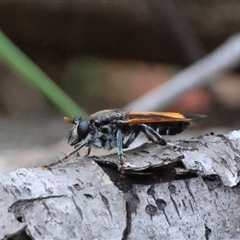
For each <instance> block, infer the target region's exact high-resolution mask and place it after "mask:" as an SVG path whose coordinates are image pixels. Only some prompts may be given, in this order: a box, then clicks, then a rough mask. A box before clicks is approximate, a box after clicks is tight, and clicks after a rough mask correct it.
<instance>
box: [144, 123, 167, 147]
mask: <svg viewBox="0 0 240 240" xmlns="http://www.w3.org/2000/svg"><path fill="white" fill-rule="evenodd" d="M140 126H141V127H142V132H144V133H145V135H146V136H147V138H148V139H149V140H150V141H152V142H154V143H158V144H160V145H162V146H165V145H167V142H166V140H164V139H163V138H162V136H161V135H160V134H159V133H158V132H156V131H155V130H154V129H153V128H151V127H149V126H148V125H146V124H141V125H140Z"/></svg>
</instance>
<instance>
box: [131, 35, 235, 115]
mask: <svg viewBox="0 0 240 240" xmlns="http://www.w3.org/2000/svg"><path fill="white" fill-rule="evenodd" d="M239 62H240V34H237V35H234V36H233V37H231V38H230V39H229V40H228V41H227V42H226V43H225V44H223V45H222V46H220V47H218V48H217V49H216V50H215V51H214V52H213V53H211V54H209V55H208V56H206V57H205V58H203V59H202V60H200V61H198V62H197V63H195V64H193V65H192V66H190V67H188V68H187V69H186V70H184V71H182V72H181V73H179V74H178V75H177V76H175V77H174V78H172V79H171V80H170V81H168V82H167V83H166V84H164V85H161V86H159V87H158V88H156V89H155V90H153V91H151V92H150V93H147V94H146V95H144V96H142V97H140V98H139V99H137V100H135V101H134V102H132V103H130V104H129V105H127V106H126V109H131V110H141V111H147V110H148V111H149V110H158V109H164V108H167V107H169V106H171V105H172V104H173V103H174V102H176V101H177V99H178V98H179V96H181V95H182V94H183V93H184V92H186V91H188V90H190V89H193V88H196V87H200V86H204V85H206V84H209V83H211V82H212V81H213V80H215V79H216V75H217V74H220V73H221V72H224V71H226V70H230V69H233V68H234V67H236V66H238V65H239Z"/></svg>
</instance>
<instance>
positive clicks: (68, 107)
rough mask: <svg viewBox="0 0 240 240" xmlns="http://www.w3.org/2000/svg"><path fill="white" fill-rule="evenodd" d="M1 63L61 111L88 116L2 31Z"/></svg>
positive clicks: (73, 115)
mask: <svg viewBox="0 0 240 240" xmlns="http://www.w3.org/2000/svg"><path fill="white" fill-rule="evenodd" d="M0 61H1V62H2V63H3V64H4V65H6V66H7V67H8V68H9V69H11V70H12V71H13V72H15V73H16V74H17V75H19V76H20V77H21V78H22V79H23V80H24V81H27V82H28V83H29V84H31V85H33V86H34V87H35V88H37V89H38V90H39V91H41V92H42V94H43V95H44V96H45V97H46V98H48V99H49V100H50V101H51V102H52V103H53V104H54V105H55V106H56V107H57V108H58V109H59V110H61V111H62V112H63V113H65V114H66V115H67V116H69V117H75V116H79V115H81V116H83V117H84V116H86V113H85V112H84V111H83V110H82V109H81V108H80V107H79V106H78V105H77V104H76V103H75V102H74V101H73V100H72V99H71V98H70V97H69V96H68V95H67V94H66V93H65V92H64V91H63V90H62V89H61V88H60V87H59V86H58V85H56V84H55V83H54V82H53V81H52V80H51V79H50V78H49V77H48V76H47V75H46V74H45V73H44V72H43V71H42V70H41V69H40V68H39V67H38V66H37V65H36V64H35V63H34V62H33V61H32V60H31V59H29V58H28V57H27V56H26V55H25V54H24V53H23V52H22V51H21V50H20V49H19V48H18V47H16V46H15V45H14V44H13V43H12V42H11V41H10V40H9V39H8V38H7V36H6V35H5V34H4V33H3V32H2V31H0Z"/></svg>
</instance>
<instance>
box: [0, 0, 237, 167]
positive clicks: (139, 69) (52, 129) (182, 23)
mask: <svg viewBox="0 0 240 240" xmlns="http://www.w3.org/2000/svg"><path fill="white" fill-rule="evenodd" d="M239 18H240V1H234V2H233V1H231V2H227V1H213V0H212V1H201V2H200V1H184V2H183V1H174V0H169V1H153V2H152V1H139V2H138V1H129V2H128V1H123V2H122V1H112V2H109V1H66V2H65V1H60V2H55V1H54V2H52V1H46V2H45V1H40V2H35V3H34V2H32V3H30V2H25V1H22V2H21V1H19V2H7V1H6V2H0V30H1V32H2V33H3V34H4V35H5V36H6V37H7V38H8V39H9V40H10V41H11V42H12V43H13V44H14V45H15V46H16V47H17V49H19V50H20V51H22V52H23V53H24V54H25V55H26V56H27V58H29V59H30V60H32V61H33V63H34V64H36V66H38V67H39V68H40V69H41V70H42V71H43V72H44V73H45V74H46V75H47V76H49V77H50V78H51V80H52V81H53V82H55V83H56V84H57V86H59V87H60V88H61V89H63V90H64V91H65V92H66V93H67V95H68V96H69V97H70V98H72V99H73V101H75V103H76V104H77V105H78V106H79V107H81V109H84V111H85V112H86V113H87V114H91V113H93V112H96V111H99V110H102V109H110V108H122V107H124V106H126V105H127V106H129V105H131V102H133V101H135V100H136V99H138V98H139V97H141V96H142V95H144V94H145V93H149V92H151V91H152V90H154V89H155V88H157V87H159V86H161V85H164V84H166V83H167V82H168V81H171V79H172V78H173V77H174V76H177V75H178V74H179V73H181V71H183V70H184V69H186V68H187V67H189V66H191V65H192V64H194V63H196V62H198V61H199V60H200V59H202V58H204V57H205V56H206V55H207V54H210V53H211V52H212V51H214V50H215V49H216V48H218V47H219V46H220V45H222V44H224V43H225V42H226V41H227V40H228V39H229V38H230V37H231V36H233V35H235V34H238V33H239V30H240V26H239V22H240V19H239ZM2 40H3V38H2V37H0V48H2V49H1V51H0V126H1V130H0V171H8V170H11V169H15V168H18V167H23V166H24V167H27V166H40V165H43V164H45V163H50V162H51V161H52V160H53V159H52V158H54V157H56V156H60V157H61V156H62V155H63V154H62V152H65V153H66V152H69V151H70V150H71V149H72V148H71V147H70V146H68V144H67V141H66V135H67V133H68V130H69V128H70V126H69V125H68V124H66V123H65V122H64V121H63V120H62V118H63V116H65V115H67V114H70V115H81V114H83V115H84V113H82V111H81V109H80V110H79V113H76V112H77V110H76V108H75V110H72V111H70V108H71V107H70V106H69V111H66V110H64V109H61V107H59V106H57V105H56V102H53V101H52V100H51V98H49V96H46V93H44V90H41V89H39V87H38V86H37V85H36V84H32V83H31V82H30V81H29V79H27V78H28V77H26V75H27V74H28V71H32V70H34V69H33V68H32V65H29V66H28V65H27V64H25V65H24V66H21V63H22V61H21V59H19V60H18V59H17V57H15V53H14V52H11V50H12V49H11V48H10V50H8V47H7V45H6V46H5V45H4V44H5V42H3V41H2ZM239 44H240V43H239ZM4 51H5V52H4ZM6 59H8V60H6ZM9 59H10V60H9ZM11 60H15V63H14V64H15V65H14V64H13V63H11ZM18 64H19V66H18ZM239 69H240V62H239V65H238V66H237V65H236V66H234V68H233V69H232V70H231V71H227V72H224V73H222V72H221V74H219V75H218V76H217V78H216V79H215V80H214V81H209V83H208V84H204V85H203V86H201V88H199V87H193V88H192V89H191V90H189V91H186V92H184V93H183V94H182V95H181V96H180V97H178V98H177V99H174V101H173V103H171V106H168V105H167V104H166V108H165V107H164V106H163V105H161V107H159V109H158V110H159V111H177V112H181V113H200V114H206V115H208V118H207V119H205V120H203V121H201V122H198V123H197V125H196V126H194V128H193V129H194V131H195V132H194V133H191V132H189V134H190V136H192V134H195V135H202V134H205V133H209V132H216V133H227V132H229V131H230V130H234V129H239V127H240V118H239V117H240V75H239ZM22 71H25V72H26V74H22ZM36 77H37V72H36ZM38 79H39V80H37V81H39V82H41V78H38ZM180 84H181V83H180ZM177 87H179V85H176V88H177ZM172 92H174V88H173V89H172V91H169V96H170V97H172V98H174V95H173V96H172V95H171V94H172ZM50 94H51V92H50ZM52 94H53V95H54V91H53V92H52ZM57 102H58V103H59V105H60V106H61V104H62V103H61V97H60V99H58V100H57ZM149 110H151V102H149ZM70 117H72V116H70ZM184 137H185V136H184V135H180V136H178V139H181V138H182V139H184Z"/></svg>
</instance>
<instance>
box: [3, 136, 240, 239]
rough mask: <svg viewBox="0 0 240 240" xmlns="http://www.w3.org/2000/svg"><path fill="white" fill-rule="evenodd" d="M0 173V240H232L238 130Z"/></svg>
mask: <svg viewBox="0 0 240 240" xmlns="http://www.w3.org/2000/svg"><path fill="white" fill-rule="evenodd" d="M178 144H181V145H183V146H192V147H196V148H197V149H198V150H196V151H173V150H171V149H167V148H162V147H161V146H157V145H154V144H145V145H143V146H141V147H139V148H137V149H133V150H130V151H128V152H127V153H126V160H125V166H124V167H123V169H122V171H121V175H120V173H119V171H118V169H117V167H118V159H117V156H116V155H114V154H113V155H108V156H104V157H91V158H86V157H83V158H75V159H71V160H69V161H68V162H64V163H61V164H57V165H54V166H53V167H51V168H50V169H48V170H46V169H45V170H44V169H42V168H32V169H27V168H22V169H17V170H16V171H12V172H9V173H3V174H1V175H0V183H1V184H0V229H1V230H0V239H230V238H231V239H239V238H240V233H239V221H238V220H239V219H240V209H239V197H240V191H239V187H238V183H239V169H240V161H239V159H240V151H239V145H240V131H234V132H231V133H229V134H228V135H211V134H210V135H206V136H200V137H198V138H193V139H190V140H184V141H179V142H178Z"/></svg>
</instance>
